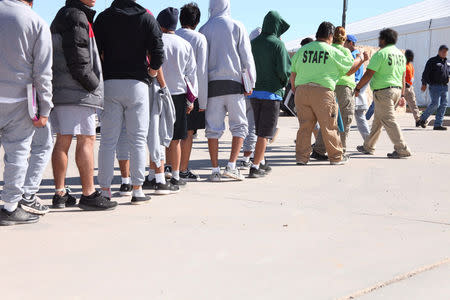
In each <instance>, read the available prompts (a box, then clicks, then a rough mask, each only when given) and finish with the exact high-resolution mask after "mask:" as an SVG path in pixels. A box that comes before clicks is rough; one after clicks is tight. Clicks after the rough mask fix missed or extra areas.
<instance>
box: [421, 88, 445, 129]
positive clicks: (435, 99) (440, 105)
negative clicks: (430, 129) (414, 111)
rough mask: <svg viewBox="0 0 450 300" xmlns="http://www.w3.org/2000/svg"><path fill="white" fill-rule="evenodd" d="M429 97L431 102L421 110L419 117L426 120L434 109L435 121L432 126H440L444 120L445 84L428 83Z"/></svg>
mask: <svg viewBox="0 0 450 300" xmlns="http://www.w3.org/2000/svg"><path fill="white" fill-rule="evenodd" d="M429 89H430V97H431V103H430V104H429V105H428V107H427V109H426V110H425V111H424V112H423V114H422V116H421V117H420V119H421V120H422V121H426V120H427V119H428V118H429V117H430V115H431V114H432V113H434V112H435V111H436V110H437V112H436V122H435V123H434V127H438V126H442V121H443V120H444V115H445V111H446V109H447V104H448V86H446V85H430V87H429Z"/></svg>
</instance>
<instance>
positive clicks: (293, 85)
mask: <svg viewBox="0 0 450 300" xmlns="http://www.w3.org/2000/svg"><path fill="white" fill-rule="evenodd" d="M296 77H297V73H295V72H292V73H291V77H290V81H291V90H292V92H293V93H294V94H295V78H296Z"/></svg>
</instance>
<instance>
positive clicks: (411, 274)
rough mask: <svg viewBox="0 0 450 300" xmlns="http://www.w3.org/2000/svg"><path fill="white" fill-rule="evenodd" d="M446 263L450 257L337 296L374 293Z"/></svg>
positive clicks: (350, 297)
mask: <svg viewBox="0 0 450 300" xmlns="http://www.w3.org/2000/svg"><path fill="white" fill-rule="evenodd" d="M446 264H450V258H446V259H444V260H442V261H440V262H437V263H434V264H431V265H427V266H423V267H420V268H418V269H416V270H413V271H411V272H408V273H405V274H402V275H399V276H396V277H394V278H392V279H390V280H387V281H383V282H380V283H377V284H375V285H373V286H371V287H368V288H365V289H362V290H359V291H357V292H355V293H353V294H351V295H349V296H346V297H342V298H337V300H351V299H355V298H358V297H361V296H364V295H367V294H369V293H372V292H374V291H376V290H379V289H382V288H385V287H387V286H389V285H392V284H394V283H397V282H400V281H403V280H407V279H409V278H411V277H414V276H416V275H418V274H421V273H424V272H427V271H431V270H433V269H436V268H438V267H442V266H444V265H446Z"/></svg>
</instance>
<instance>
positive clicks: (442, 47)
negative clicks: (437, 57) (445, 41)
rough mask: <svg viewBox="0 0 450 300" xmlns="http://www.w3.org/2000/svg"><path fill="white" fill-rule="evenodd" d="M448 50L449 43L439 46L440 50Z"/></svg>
mask: <svg viewBox="0 0 450 300" xmlns="http://www.w3.org/2000/svg"><path fill="white" fill-rule="evenodd" d="M444 49H445V50H448V46H447V45H441V46H440V47H439V51H442V50H444Z"/></svg>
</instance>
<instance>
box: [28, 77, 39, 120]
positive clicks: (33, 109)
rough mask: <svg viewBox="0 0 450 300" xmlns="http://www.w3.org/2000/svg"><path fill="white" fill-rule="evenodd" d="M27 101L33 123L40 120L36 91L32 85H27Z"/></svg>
mask: <svg viewBox="0 0 450 300" xmlns="http://www.w3.org/2000/svg"><path fill="white" fill-rule="evenodd" d="M27 99H28V115H29V116H30V118H31V120H33V121H37V120H39V115H38V105H37V99H36V89H35V88H34V86H33V85H32V84H27Z"/></svg>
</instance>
